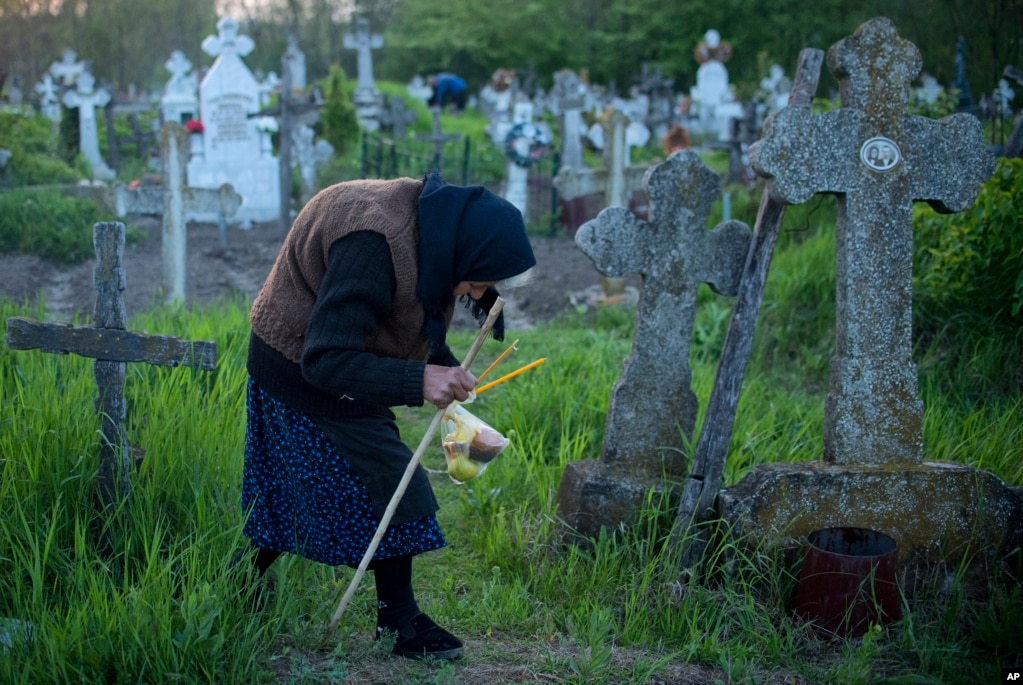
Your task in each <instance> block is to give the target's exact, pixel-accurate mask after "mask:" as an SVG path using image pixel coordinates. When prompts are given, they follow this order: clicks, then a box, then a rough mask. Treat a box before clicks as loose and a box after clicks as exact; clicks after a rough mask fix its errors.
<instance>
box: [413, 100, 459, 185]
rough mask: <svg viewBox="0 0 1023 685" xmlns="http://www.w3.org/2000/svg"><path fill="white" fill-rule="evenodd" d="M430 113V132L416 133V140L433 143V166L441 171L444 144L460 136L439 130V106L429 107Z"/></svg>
mask: <svg viewBox="0 0 1023 685" xmlns="http://www.w3.org/2000/svg"><path fill="white" fill-rule="evenodd" d="M430 114H431V116H432V118H433V130H432V131H431V132H430V133H417V134H416V140H425V141H429V142H432V143H433V168H434V169H436V170H437V171H441V170H443V166H444V144H445V143H447V142H448V141H451V140H459V139H461V137H462V136H461V134H459V133H444V132H443V131H442V130H441V127H440V107H431V108H430Z"/></svg>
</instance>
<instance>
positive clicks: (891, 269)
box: [750, 18, 994, 465]
mask: <svg viewBox="0 0 1023 685" xmlns="http://www.w3.org/2000/svg"><path fill="white" fill-rule="evenodd" d="M827 61H828V68H829V69H830V70H831V72H832V74H834V76H835V77H836V78H837V79H838V81H839V84H840V88H841V96H842V107H841V109H838V110H834V111H832V112H828V113H825V114H817V115H814V114H812V113H811V111H810V110H809V109H807V108H802V107H787V108H785V109H783V110H781V111H780V112H778V113H777V114H776V115H775V116H774V117H773V118H772V119H770V120H769V121H768V122H767V125H766V126H765V129H764V135H763V138H762V139H761V140H760V141H759V142H757V143H755V144H754V145H753V146H752V148H751V150H750V162H751V164H752V165H753V168H754V169H755V170H756V171H757V172H758V173H759V174H760V175H762V176H765V177H766V178H767V179H768V191H769V192H770V194H771V197H772V198H775V199H777V200H779V201H783V202H786V203H788V204H798V203H802V202H806V201H807V200H809V199H810V198H811V197H812V196H813V195H814V194H815V193H834V194H836V195H838V217H837V227H836V228H837V231H838V237H837V244H838V249H837V266H836V278H837V298H836V299H837V308H838V309H837V322H836V329H837V330H836V349H835V355H834V357H833V358H832V361H831V386H830V390H829V394H828V398H827V403H826V407H825V436H824V455H825V459H826V460H827V461H829V462H833V463H836V464H874V465H880V464H893V463H899V462H901V463H910V464H915V463H919V462H920V460H921V453H922V449H923V425H922V413H923V406H922V403H921V401H920V398H919V395H918V392H917V369H916V365H915V364H914V363H913V360H912V346H913V338H912V318H911V314H912V312H911V305H912V302H911V295H912V266H913V265H912V247H913V235H912V228H913V215H912V206H913V202H914V201H916V200H926V201H927V202H929V203H930V204H931V205H932V206H934V207H935V209H937V210H938V211H943V212H954V211H962V210H964V209H967V208H969V207H970V206H971V205H972V204H973V202H974V200H975V199H976V196H977V192H978V190H979V187H980V185H981V184H982V183H983V182H984V181H985V180H986V179H987V178H989V177H990V175H991V173H992V171H993V163H994V160H993V158H992V157H991V155H990V153H988V152H987V150H986V148H985V146H984V140H983V134H982V130H981V124H980V122H979V121H978V120H977V119H976V117H973V116H970V115H966V114H955V115H952V116H949V117H945V118H944V119H941V120H938V121H935V120H932V119H927V118H925V117H920V116H913V115H910V114H909V113H908V111H907V102H908V99H909V84H910V83H911V81H912V80H913V79H914V78H915V77H916V75H917V74H918V73H919V71H920V68H921V60H920V52H919V50H918V49H917V47H916V46H915V45H913V44H912V43H910V42H909V41H907V40H905V39H903V38H901V37H899V35H898V34H897V33H896V30H895V26H894V25H893V24H892V22H891V21H890V20H888V19H885V18H878V19H874V20H872V21H869V22H867V23H865V24H863V25H862V26H860V27H859V28H858V29H857V30H856V32H855V33H854V34H853V35H852V36H851V37H849V38H845V39H843V40H841V41H839V42H838V43H836V44H835V45H833V46H832V47H831V49H830V50H829V51H828V55H827Z"/></svg>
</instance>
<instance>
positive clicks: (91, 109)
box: [64, 71, 117, 181]
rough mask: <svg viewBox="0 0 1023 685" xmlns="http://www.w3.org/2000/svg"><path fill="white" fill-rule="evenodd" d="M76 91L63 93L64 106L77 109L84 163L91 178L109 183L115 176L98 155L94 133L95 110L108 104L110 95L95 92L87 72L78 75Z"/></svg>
mask: <svg viewBox="0 0 1023 685" xmlns="http://www.w3.org/2000/svg"><path fill="white" fill-rule="evenodd" d="M76 83H77V84H78V89H77V90H69V91H68V92H66V93H64V104H65V105H67V106H68V107H77V108H78V138H79V140H78V145H79V148H80V149H81V151H82V156H83V157H85V161H87V162H88V163H89V166H90V167H92V177H93V178H95V179H100V180H103V181H109V180H111V179H112V178H114V177H115V176H116V175H117V174H115V173H114V170H113V169H111V168H110V167H108V166H107V163H106V162H104V161H103V157H102V156H101V155H100V153H99V135H98V133H97V132H96V108H97V107H106V105H107V103H108V102H110V94H109V93H108V92H106V91H105V90H96V89H95V88H94V86H95V85H96V79H95V77H94V76H93V75H92V74H90V73H89V72H87V71H84V72H82V73H81V74H79V76H78V79H77V81H76Z"/></svg>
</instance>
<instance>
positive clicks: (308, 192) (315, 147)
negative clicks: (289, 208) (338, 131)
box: [291, 124, 334, 205]
mask: <svg viewBox="0 0 1023 685" xmlns="http://www.w3.org/2000/svg"><path fill="white" fill-rule="evenodd" d="M314 137H315V132H314V131H313V129H312V127H311V126H307V125H306V124H301V125H299V126H296V127H295V130H294V131H293V132H292V134H291V141H292V145H294V149H295V158H294V161H293V162H292V166H297V167H298V169H299V177H300V178H301V199H302V204H303V205H304V204H305V203H306V202H308V201H309V200H310V199H311V198H312V196H313V195H315V194H316V191H317V190H318V188H317V184H316V165H317V164H320V163H322V162H327V161H329V160H330V158H331V155H333V154H334V146H333V145H331V144H330V143H329V142H327V141H326V140H323V139H320V140H317V141H315V142H314V140H313V139H314Z"/></svg>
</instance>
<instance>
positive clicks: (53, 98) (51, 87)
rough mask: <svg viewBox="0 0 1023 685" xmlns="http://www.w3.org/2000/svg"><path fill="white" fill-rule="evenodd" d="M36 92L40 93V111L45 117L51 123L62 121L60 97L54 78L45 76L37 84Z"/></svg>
mask: <svg viewBox="0 0 1023 685" xmlns="http://www.w3.org/2000/svg"><path fill="white" fill-rule="evenodd" d="M36 92H37V93H39V109H40V110H41V111H42V113H43V116H44V117H46V118H47V119H49V120H50V121H60V97H59V96H58V95H57V84H56V83H54V82H53V76H51V75H50V74H49V73H46V74H43V78H42V79H41V80H40V81H39V83H37V84H36Z"/></svg>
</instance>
